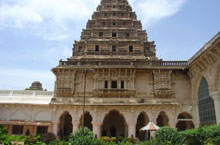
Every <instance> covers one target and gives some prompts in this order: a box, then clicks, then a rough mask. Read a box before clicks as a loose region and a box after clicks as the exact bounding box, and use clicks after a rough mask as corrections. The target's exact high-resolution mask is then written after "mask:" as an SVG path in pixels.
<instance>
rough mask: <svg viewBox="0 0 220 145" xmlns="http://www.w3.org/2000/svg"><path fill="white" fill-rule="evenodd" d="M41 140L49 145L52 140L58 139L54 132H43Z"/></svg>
mask: <svg viewBox="0 0 220 145" xmlns="http://www.w3.org/2000/svg"><path fill="white" fill-rule="evenodd" d="M40 140H41V141H42V142H44V143H45V144H47V145H49V144H50V142H52V141H55V140H56V135H54V134H53V133H50V132H49V133H47V134H43V135H41V136H40Z"/></svg>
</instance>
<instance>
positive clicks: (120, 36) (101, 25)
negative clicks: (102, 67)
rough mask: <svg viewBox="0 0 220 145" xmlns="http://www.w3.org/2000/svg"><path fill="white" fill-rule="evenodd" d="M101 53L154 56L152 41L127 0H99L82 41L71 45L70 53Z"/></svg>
mask: <svg viewBox="0 0 220 145" xmlns="http://www.w3.org/2000/svg"><path fill="white" fill-rule="evenodd" d="M104 54H105V55H107V54H109V55H113V56H118V55H123V56H126V55H133V56H145V57H148V58H151V59H156V57H155V45H154V42H149V41H148V37H147V33H146V31H145V30H142V24H141V22H140V21H139V20H137V15H136V13H135V12H133V11H132V7H131V6H130V5H129V3H128V1H127V0H102V1H101V3H100V5H99V6H98V7H97V9H96V11H95V12H94V13H93V15H92V19H91V20H88V23H87V25H86V29H84V30H83V32H82V34H81V40H80V41H76V42H75V44H74V53H73V56H75V55H76V56H79V55H82V56H87V55H104Z"/></svg>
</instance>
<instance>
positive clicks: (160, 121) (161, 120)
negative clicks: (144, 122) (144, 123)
mask: <svg viewBox="0 0 220 145" xmlns="http://www.w3.org/2000/svg"><path fill="white" fill-rule="evenodd" d="M168 123H169V119H168V117H167V115H166V113H165V112H164V111H162V112H160V114H159V115H158V117H157V125H158V126H159V127H163V126H168Z"/></svg>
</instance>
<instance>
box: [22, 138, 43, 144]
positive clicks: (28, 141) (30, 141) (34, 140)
mask: <svg viewBox="0 0 220 145" xmlns="http://www.w3.org/2000/svg"><path fill="white" fill-rule="evenodd" d="M24 144H25V145H45V143H43V142H41V141H40V136H35V137H34V136H29V137H27V138H26V139H25V141H24Z"/></svg>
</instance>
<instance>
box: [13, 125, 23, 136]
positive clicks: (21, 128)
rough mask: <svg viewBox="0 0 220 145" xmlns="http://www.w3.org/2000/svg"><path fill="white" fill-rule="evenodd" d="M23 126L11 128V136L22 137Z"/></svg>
mask: <svg viewBox="0 0 220 145" xmlns="http://www.w3.org/2000/svg"><path fill="white" fill-rule="evenodd" d="M23 128H24V126H21V125H14V126H13V127H12V134H17V135H22V134H23Z"/></svg>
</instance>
